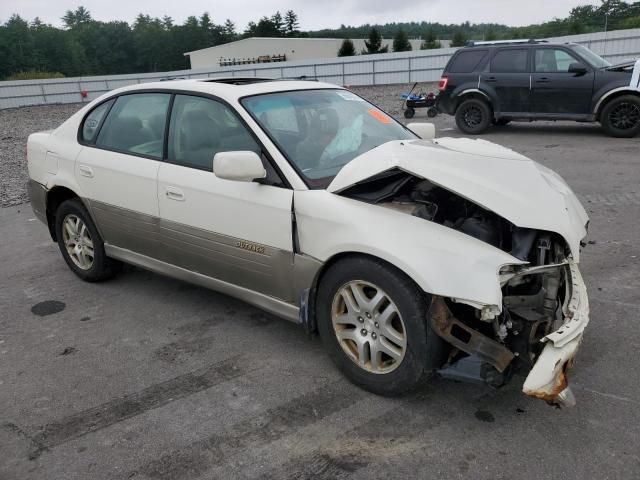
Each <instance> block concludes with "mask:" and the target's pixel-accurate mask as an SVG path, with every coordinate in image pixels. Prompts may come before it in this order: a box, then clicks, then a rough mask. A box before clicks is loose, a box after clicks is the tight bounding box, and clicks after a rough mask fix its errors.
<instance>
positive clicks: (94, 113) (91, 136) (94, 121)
mask: <svg viewBox="0 0 640 480" xmlns="http://www.w3.org/2000/svg"><path fill="white" fill-rule="evenodd" d="M114 101H115V100H114V99H111V100H109V101H107V102H104V103H102V104H100V105H98V106H97V107H96V108H94V109H93V110H91V112H89V115H87V116H86V117H85V119H84V122H82V134H81V137H82V141H83V142H86V143H93V141H94V140H95V139H96V135H97V134H98V130H100V125H101V124H102V121H103V120H104V116H105V114H106V113H107V112H108V111H109V109H110V108H111V105H113V102H114Z"/></svg>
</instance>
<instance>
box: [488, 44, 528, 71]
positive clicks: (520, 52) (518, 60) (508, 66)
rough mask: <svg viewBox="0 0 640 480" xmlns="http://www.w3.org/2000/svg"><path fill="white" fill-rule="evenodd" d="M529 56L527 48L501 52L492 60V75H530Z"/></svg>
mask: <svg viewBox="0 0 640 480" xmlns="http://www.w3.org/2000/svg"><path fill="white" fill-rule="evenodd" d="M528 54H529V50H528V49H526V48H509V49H505V50H499V51H498V52H497V53H496V54H495V55H494V56H493V59H491V73H528V72H529V62H528V58H529V55H528Z"/></svg>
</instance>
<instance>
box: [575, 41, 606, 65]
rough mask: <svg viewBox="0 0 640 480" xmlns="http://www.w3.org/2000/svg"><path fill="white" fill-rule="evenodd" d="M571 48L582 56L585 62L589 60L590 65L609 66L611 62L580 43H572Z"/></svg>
mask: <svg viewBox="0 0 640 480" xmlns="http://www.w3.org/2000/svg"><path fill="white" fill-rule="evenodd" d="M572 48H573V50H575V51H576V52H577V53H578V54H579V55H580V56H581V57H582V58H584V59H585V60H586V61H587V62H589V63H590V64H591V66H592V67H596V68H605V67H610V66H611V64H610V63H609V62H607V61H606V60H605V59H604V58H602V57H601V56H600V55H598V54H597V53H593V52H592V51H591V50H589V49H588V48H587V47H584V46H582V45H572Z"/></svg>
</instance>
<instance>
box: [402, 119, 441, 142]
mask: <svg viewBox="0 0 640 480" xmlns="http://www.w3.org/2000/svg"><path fill="white" fill-rule="evenodd" d="M407 128H408V129H409V130H411V131H412V132H413V133H415V134H416V135H418V136H419V137H420V138H422V139H423V140H433V139H434V138H436V127H435V125H434V124H433V123H410V124H409V125H407Z"/></svg>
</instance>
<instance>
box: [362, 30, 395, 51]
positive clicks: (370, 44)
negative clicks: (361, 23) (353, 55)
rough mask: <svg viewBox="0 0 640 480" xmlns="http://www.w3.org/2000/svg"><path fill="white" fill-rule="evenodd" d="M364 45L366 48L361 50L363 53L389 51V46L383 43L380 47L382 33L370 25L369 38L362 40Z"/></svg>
mask: <svg viewBox="0 0 640 480" xmlns="http://www.w3.org/2000/svg"><path fill="white" fill-rule="evenodd" d="M364 45H365V46H366V47H367V48H366V50H362V54H363V55H370V54H373V53H387V52H388V51H389V46H388V45H385V46H384V47H382V35H380V32H379V31H378V29H377V28H376V27H372V28H371V30H370V31H369V39H368V40H365V41H364Z"/></svg>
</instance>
